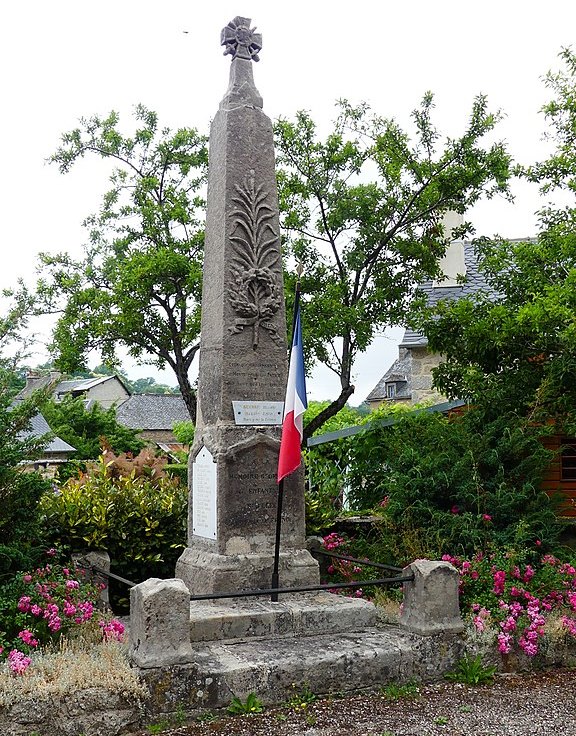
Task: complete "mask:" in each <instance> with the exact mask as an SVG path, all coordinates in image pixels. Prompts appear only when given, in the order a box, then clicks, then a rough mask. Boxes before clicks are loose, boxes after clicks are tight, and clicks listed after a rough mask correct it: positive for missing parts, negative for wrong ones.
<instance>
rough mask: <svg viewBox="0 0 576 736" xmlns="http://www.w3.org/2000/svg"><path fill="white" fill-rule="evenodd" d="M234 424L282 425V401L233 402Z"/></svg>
mask: <svg viewBox="0 0 576 736" xmlns="http://www.w3.org/2000/svg"><path fill="white" fill-rule="evenodd" d="M232 406H233V407H234V421H235V422H236V424H244V425H254V424H268V425H282V415H283V412H284V402H283V401H233V402H232Z"/></svg>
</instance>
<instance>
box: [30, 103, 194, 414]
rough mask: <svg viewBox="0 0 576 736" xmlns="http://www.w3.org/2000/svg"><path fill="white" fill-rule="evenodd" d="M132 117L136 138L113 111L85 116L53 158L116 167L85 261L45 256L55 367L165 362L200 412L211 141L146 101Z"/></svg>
mask: <svg viewBox="0 0 576 736" xmlns="http://www.w3.org/2000/svg"><path fill="white" fill-rule="evenodd" d="M134 118H135V124H136V129H135V131H134V132H133V134H132V135H129V134H127V133H124V132H121V128H120V120H119V116H118V115H117V114H116V113H114V112H112V113H110V115H109V116H108V117H106V118H100V117H97V116H94V117H91V118H88V119H81V120H80V127H78V128H76V129H75V130H72V131H70V132H68V133H66V134H64V136H63V137H62V145H61V146H60V148H59V149H58V150H57V151H56V152H55V153H54V154H53V156H52V157H51V159H50V161H51V162H52V163H55V164H57V165H58V166H59V168H60V170H61V171H62V172H63V173H67V172H69V171H70V169H71V168H72V167H73V166H74V165H75V164H76V163H77V162H78V160H79V159H81V158H84V157H86V156H91V157H95V156H96V157H100V158H102V159H106V160H108V161H110V162H111V163H112V164H113V166H114V168H113V169H112V173H111V175H110V185H111V188H110V189H109V191H108V192H106V194H105V195H104V197H103V199H102V203H101V206H100V209H99V211H98V212H97V213H96V214H94V215H92V216H90V217H88V218H87V219H86V221H85V223H84V224H85V226H86V228H87V230H88V232H89V240H88V243H87V244H86V245H85V248H84V257H83V258H82V259H81V260H77V261H76V260H74V259H72V258H71V257H70V256H69V255H67V254H59V255H56V256H52V255H48V254H46V253H44V254H41V256H40V261H41V266H42V273H43V278H42V280H41V281H40V284H39V288H38V298H39V299H40V302H41V305H40V307H39V309H40V310H41V311H52V312H58V313H59V315H60V316H59V318H58V322H57V325H56V328H55V331H54V334H53V345H52V350H53V353H54V355H55V356H56V361H55V363H56V366H57V367H58V368H59V369H61V370H63V371H64V372H70V371H73V370H76V369H78V368H81V367H83V366H84V365H85V362H86V357H87V354H88V353H89V352H90V351H91V350H95V349H96V350H99V351H100V353H101V355H102V357H103V358H104V360H105V361H106V362H107V363H109V364H111V365H115V364H117V361H118V356H117V350H118V348H119V347H121V346H122V347H124V348H126V349H127V350H128V353H129V354H130V355H131V356H132V357H133V358H135V359H137V360H139V361H141V362H147V363H150V364H153V365H156V366H158V367H161V368H164V367H165V366H166V365H169V366H170V367H171V368H172V369H173V371H174V373H175V375H176V379H177V381H178V386H179V388H180V390H181V392H182V396H183V398H184V401H185V402H186V405H187V407H188V409H189V411H190V414H191V416H192V418H194V417H195V412H196V400H195V393H194V390H193V388H192V386H191V384H190V380H189V378H188V373H189V369H190V366H191V364H192V361H193V360H194V357H195V355H196V353H197V351H198V347H199V343H198V337H199V331H200V297H201V284H202V248H203V230H202V224H201V221H202V211H203V207H204V199H203V195H202V191H203V187H204V183H205V176H206V167H207V160H208V155H207V149H206V139H205V137H204V136H201V135H200V134H199V133H198V132H197V131H196V130H194V129H192V128H180V129H179V130H177V131H175V132H174V131H171V130H170V129H169V128H160V127H159V124H158V117H157V115H156V113H155V112H152V111H150V110H148V109H147V108H145V107H144V106H142V105H138V106H137V107H136V109H135V114H134ZM46 274H47V275H46Z"/></svg>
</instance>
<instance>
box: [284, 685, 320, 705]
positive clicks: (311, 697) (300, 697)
mask: <svg viewBox="0 0 576 736" xmlns="http://www.w3.org/2000/svg"><path fill="white" fill-rule="evenodd" d="M292 689H293V691H294V692H293V694H292V696H291V697H290V699H289V700H288V703H287V705H288V707H290V708H292V710H294V711H299V710H306V709H307V708H308V706H309V705H312V703H315V702H316V701H317V700H318V697H317V696H316V695H315V694H314V693H313V692H312V690H310V686H309V685H308V683H304V685H302V687H300V688H297V687H296V685H292Z"/></svg>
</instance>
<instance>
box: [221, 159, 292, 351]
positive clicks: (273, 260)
mask: <svg viewBox="0 0 576 736" xmlns="http://www.w3.org/2000/svg"><path fill="white" fill-rule="evenodd" d="M232 201H233V202H234V204H235V208H234V210H233V211H232V213H231V217H232V218H233V228H232V235H231V236H230V241H231V242H232V243H233V244H234V246H235V248H234V254H233V256H232V267H231V275H232V279H231V283H230V292H229V300H230V304H231V305H232V308H233V309H234V311H235V312H236V313H237V314H238V315H239V317H237V318H236V320H235V323H234V326H233V327H230V328H229V330H230V332H231V333H238V332H242V330H243V329H244V328H245V327H248V326H250V327H252V334H253V339H252V346H253V347H254V348H256V347H258V342H259V332H260V328H261V327H262V328H264V329H265V330H266V331H267V332H268V334H269V335H270V337H271V338H272V339H273V340H275V341H277V342H282V341H281V338H280V336H279V334H278V331H277V329H276V328H275V327H274V325H272V324H271V323H270V321H269V320H270V319H272V317H273V316H274V315H275V314H276V312H277V311H278V309H279V308H280V305H281V294H282V292H281V288H280V287H281V274H280V264H281V260H280V247H279V234H278V233H277V232H276V231H275V229H274V220H275V211H274V208H273V207H272V206H271V205H270V204H269V201H270V194H269V192H267V191H266V189H265V187H264V185H263V184H259V185H256V184H255V181H254V172H253V171H251V172H250V173H249V174H248V176H247V177H246V179H245V181H244V183H243V184H242V185H238V184H237V185H236V195H235V196H234V197H233V200H232Z"/></svg>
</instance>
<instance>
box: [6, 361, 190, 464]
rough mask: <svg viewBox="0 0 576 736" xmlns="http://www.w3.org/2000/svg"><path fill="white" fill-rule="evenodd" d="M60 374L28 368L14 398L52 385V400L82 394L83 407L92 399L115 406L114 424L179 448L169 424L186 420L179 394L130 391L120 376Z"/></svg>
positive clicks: (164, 446) (163, 446) (164, 445)
mask: <svg viewBox="0 0 576 736" xmlns="http://www.w3.org/2000/svg"><path fill="white" fill-rule="evenodd" d="M61 378H62V376H61V374H60V373H58V372H54V371H53V372H51V373H50V374H48V375H40V374H39V373H35V372H31V373H30V374H29V375H28V376H27V377H26V386H25V387H24V388H23V389H22V391H20V393H19V394H18V398H25V397H27V396H30V395H31V394H32V393H33V392H34V391H36V390H38V389H45V388H47V387H49V386H52V396H53V398H54V400H55V401H62V400H63V399H64V398H65V397H66V396H72V397H80V398H83V399H84V403H85V405H86V408H87V409H89V408H90V407H91V406H92V405H93V404H95V403H97V404H99V405H100V406H101V407H102V408H103V409H109V408H110V407H112V406H115V407H116V420H117V421H118V424H121V425H123V426H124V427H128V428H129V429H135V430H138V432H139V435H140V437H142V439H144V440H146V441H148V442H150V443H152V444H156V445H158V446H159V447H160V448H161V449H162V450H164V451H165V452H168V453H170V452H173V451H174V449H177V450H181V449H182V447H183V446H182V445H181V444H179V443H178V442H177V441H176V438H175V436H174V433H173V431H172V427H173V426H174V424H175V423H176V422H181V421H190V414H189V413H188V410H187V409H186V404H185V403H184V400H183V399H182V397H181V396H180V395H179V394H169V395H165V394H131V393H130V391H129V389H128V388H127V387H126V386H125V384H124V383H123V381H122V379H121V378H120V377H119V376H116V375H114V376H98V377H96V378H73V379H70V380H61ZM170 445H171V446H172V447H171V448H170V447H169V446H170Z"/></svg>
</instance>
